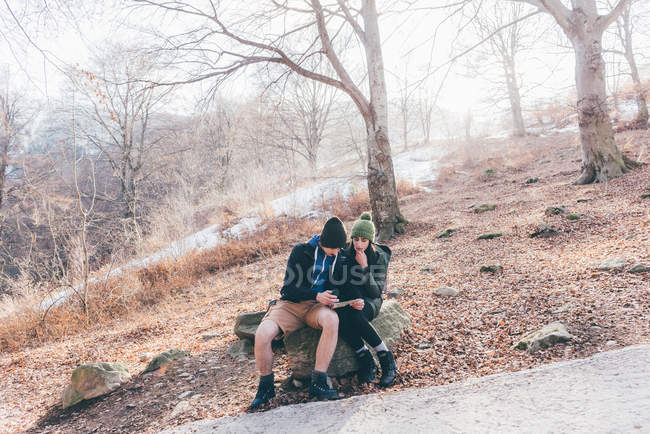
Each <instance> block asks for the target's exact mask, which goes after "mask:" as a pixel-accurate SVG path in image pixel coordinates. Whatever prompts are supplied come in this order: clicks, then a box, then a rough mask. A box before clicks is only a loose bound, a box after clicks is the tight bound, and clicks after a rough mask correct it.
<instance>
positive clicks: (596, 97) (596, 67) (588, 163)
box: [506, 0, 635, 184]
mask: <svg viewBox="0 0 650 434" xmlns="http://www.w3.org/2000/svg"><path fill="white" fill-rule="evenodd" d="M506 1H518V2H524V3H528V4H531V5H533V6H536V7H538V8H539V9H540V10H541V11H544V12H547V13H549V14H551V16H552V17H553V18H554V19H555V21H556V22H557V24H558V25H559V26H560V28H561V29H562V31H563V32H564V34H565V35H566V36H567V37H568V38H569V40H570V41H571V44H572V45H573V49H574V51H575V77H576V87H577V90H578V124H579V127H580V141H581V144H582V173H581V174H580V176H579V177H578V179H577V180H576V181H575V184H589V183H592V182H604V181H607V180H608V179H610V178H613V177H615V176H618V175H621V174H623V173H626V172H628V171H629V169H630V168H631V167H632V166H634V165H635V163H634V162H633V161H632V160H629V159H627V158H626V157H624V156H623V154H622V153H621V151H620V150H619V149H618V147H617V146H616V141H615V140H614V131H613V129H612V122H611V120H610V118H609V110H608V107H607V95H606V88H605V62H604V60H603V56H602V37H603V33H604V31H605V29H606V28H607V27H609V25H610V24H612V23H613V22H614V21H616V19H617V18H618V16H619V15H620V14H621V13H623V11H624V9H625V8H626V7H627V6H628V5H629V2H630V0H619V1H618V3H617V4H616V6H615V7H614V8H613V9H612V10H611V11H610V12H609V13H608V14H606V15H600V14H599V13H598V8H597V5H596V0H571V6H572V8H571V9H569V8H568V7H567V6H565V5H564V4H563V3H562V1H561V0H506Z"/></svg>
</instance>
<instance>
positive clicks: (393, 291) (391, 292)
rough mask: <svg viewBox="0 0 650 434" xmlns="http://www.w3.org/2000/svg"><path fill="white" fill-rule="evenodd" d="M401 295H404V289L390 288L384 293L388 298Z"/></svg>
mask: <svg viewBox="0 0 650 434" xmlns="http://www.w3.org/2000/svg"><path fill="white" fill-rule="evenodd" d="M402 294H404V288H401V287H395V288H390V289H388V290H387V291H386V296H387V297H390V298H397V297H399V296H401V295H402Z"/></svg>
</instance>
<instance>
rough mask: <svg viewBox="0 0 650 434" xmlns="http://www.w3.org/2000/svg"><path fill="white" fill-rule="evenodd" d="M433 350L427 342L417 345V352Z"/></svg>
mask: <svg viewBox="0 0 650 434" xmlns="http://www.w3.org/2000/svg"><path fill="white" fill-rule="evenodd" d="M429 348H431V345H429V344H427V343H426V342H421V343H419V344H417V345H415V349H416V350H426V349H429Z"/></svg>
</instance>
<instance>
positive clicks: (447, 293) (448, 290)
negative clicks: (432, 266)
mask: <svg viewBox="0 0 650 434" xmlns="http://www.w3.org/2000/svg"><path fill="white" fill-rule="evenodd" d="M433 293H434V294H435V295H437V296H438V297H456V296H457V295H458V294H459V293H460V290H459V289H456V288H452V287H451V286H441V287H440V288H436V289H434V290H433Z"/></svg>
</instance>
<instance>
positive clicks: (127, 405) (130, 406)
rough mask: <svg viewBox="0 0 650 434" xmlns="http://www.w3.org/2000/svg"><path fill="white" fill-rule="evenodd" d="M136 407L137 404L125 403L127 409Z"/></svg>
mask: <svg viewBox="0 0 650 434" xmlns="http://www.w3.org/2000/svg"><path fill="white" fill-rule="evenodd" d="M136 407H137V405H135V404H126V408H127V410H133V409H134V408H136Z"/></svg>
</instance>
